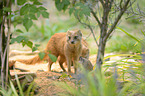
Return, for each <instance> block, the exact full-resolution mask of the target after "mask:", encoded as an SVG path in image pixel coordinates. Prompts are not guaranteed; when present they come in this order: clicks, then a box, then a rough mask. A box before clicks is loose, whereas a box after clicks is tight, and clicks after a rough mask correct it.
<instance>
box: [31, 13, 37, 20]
mask: <svg viewBox="0 0 145 96" xmlns="http://www.w3.org/2000/svg"><path fill="white" fill-rule="evenodd" d="M29 17H30V19H33V20H37V18H36V16H35V14H29Z"/></svg>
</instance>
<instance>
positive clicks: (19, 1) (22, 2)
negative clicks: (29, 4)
mask: <svg viewBox="0 0 145 96" xmlns="http://www.w3.org/2000/svg"><path fill="white" fill-rule="evenodd" d="M24 3H26V0H17V4H18V5H23V4H24Z"/></svg>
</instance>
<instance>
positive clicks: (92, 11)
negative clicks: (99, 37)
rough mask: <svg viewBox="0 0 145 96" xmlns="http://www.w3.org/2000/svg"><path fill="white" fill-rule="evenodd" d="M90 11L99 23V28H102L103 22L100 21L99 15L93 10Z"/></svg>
mask: <svg viewBox="0 0 145 96" xmlns="http://www.w3.org/2000/svg"><path fill="white" fill-rule="evenodd" d="M90 10H91V13H92V15H93V16H94V18H95V19H96V21H97V22H98V25H99V27H100V28H101V22H100V21H99V18H98V17H97V15H96V14H95V12H94V10H93V9H92V8H90Z"/></svg>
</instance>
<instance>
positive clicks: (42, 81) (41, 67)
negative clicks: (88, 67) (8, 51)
mask: <svg viewBox="0 0 145 96" xmlns="http://www.w3.org/2000/svg"><path fill="white" fill-rule="evenodd" d="M25 52H26V53H28V51H25ZM21 53H23V52H21ZM34 56H36V55H27V54H26V55H22V54H18V55H16V54H15V55H13V56H10V60H16V59H29V58H33V57H34ZM95 58H96V55H93V56H90V61H91V62H92V63H93V64H95ZM47 65H48V63H47V62H42V63H39V64H35V65H26V64H22V63H20V62H16V63H15V68H20V69H24V70H28V71H29V72H35V73H36V74H37V75H36V78H35V83H36V84H37V86H38V93H37V94H36V96H58V94H60V93H65V92H66V90H64V89H63V88H61V86H57V84H55V83H56V82H62V79H59V77H60V76H62V74H63V73H62V69H61V68H60V66H59V64H58V63H57V62H56V63H54V64H53V65H52V72H48V68H47ZM64 67H65V68H66V70H67V66H64ZM65 81H67V82H69V83H71V84H73V82H72V81H71V80H67V79H66V80H65Z"/></svg>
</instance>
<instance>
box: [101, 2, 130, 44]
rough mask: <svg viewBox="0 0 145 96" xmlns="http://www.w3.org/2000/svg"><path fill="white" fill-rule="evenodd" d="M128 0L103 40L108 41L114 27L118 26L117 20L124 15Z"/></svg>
mask: <svg viewBox="0 0 145 96" xmlns="http://www.w3.org/2000/svg"><path fill="white" fill-rule="evenodd" d="M129 2H130V0H127V1H126V2H125V4H124V6H123V8H122V9H121V10H120V13H119V15H118V16H117V18H116V19H115V21H114V23H113V25H112V26H111V28H110V30H109V31H108V33H107V34H106V36H105V38H104V40H105V41H106V40H107V39H108V37H109V36H110V34H111V33H112V32H113V30H114V28H115V27H116V25H117V24H118V22H119V20H120V19H121V17H122V15H123V14H124V12H125V11H126V10H127V6H128V4H129Z"/></svg>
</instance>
